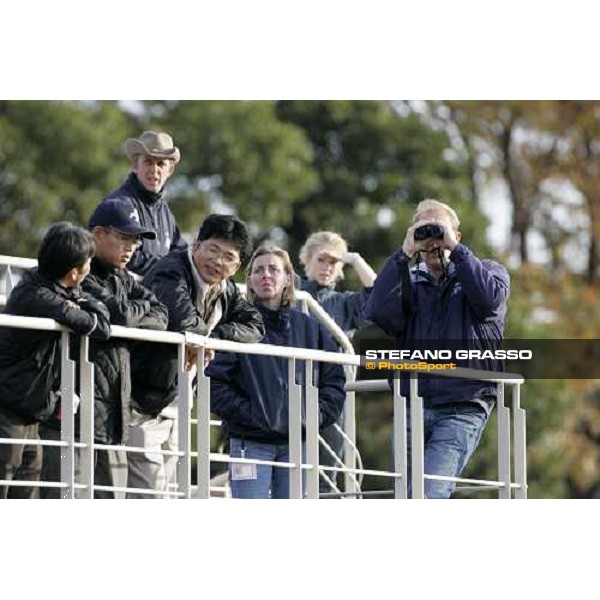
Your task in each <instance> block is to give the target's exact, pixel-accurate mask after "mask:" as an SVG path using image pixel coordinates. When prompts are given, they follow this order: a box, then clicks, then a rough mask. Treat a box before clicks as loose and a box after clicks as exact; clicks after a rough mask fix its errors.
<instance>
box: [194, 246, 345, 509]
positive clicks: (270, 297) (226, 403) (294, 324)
mask: <svg viewBox="0 0 600 600" xmlns="http://www.w3.org/2000/svg"><path fill="white" fill-rule="evenodd" d="M246 283H247V287H248V299H249V300H250V301H251V302H254V303H255V304H256V305H257V307H258V309H259V310H260V312H261V315H262V317H263V320H264V324H265V329H266V335H265V337H264V338H263V340H262V343H264V344H274V345H279V346H286V347H290V346H291V347H297V348H310V349H315V350H325V351H329V352H335V351H336V344H335V342H334V341H333V339H332V338H331V337H330V336H329V334H328V333H327V331H326V330H325V329H324V328H323V327H322V326H321V325H320V323H319V322H318V321H317V320H315V319H314V318H313V317H310V316H308V315H305V314H304V313H302V312H300V311H299V310H296V309H294V308H292V307H291V306H290V305H291V303H292V301H293V297H294V272H293V267H292V264H291V262H290V258H289V256H288V254H287V252H285V250H281V249H280V248H277V247H275V246H267V247H263V248H259V249H258V250H257V251H256V252H255V253H254V256H253V257H252V259H251V261H250V264H249V266H248V274H247V280H246ZM313 368H314V382H315V385H316V386H317V387H318V390H319V414H320V418H319V421H320V428H321V429H322V428H324V427H327V426H329V425H331V424H332V423H334V422H335V421H336V419H337V418H338V417H339V415H340V413H341V410H342V407H343V403H344V399H345V393H344V384H345V376H344V370H343V368H342V366H341V365H336V364H332V363H313ZM304 369H305V363H304V361H300V360H298V361H296V383H297V384H299V385H303V384H304V381H305V376H304ZM206 374H207V375H208V376H209V377H211V408H212V411H213V412H214V413H215V414H217V415H218V416H220V417H221V418H222V419H223V421H224V427H225V429H226V430H227V431H228V433H229V436H230V455H231V456H232V457H238V458H239V457H241V458H255V459H258V460H270V461H278V462H289V446H288V443H289V431H288V414H289V413H288V402H289V400H288V360H287V359H285V358H280V357H273V356H258V355H247V354H234V353H218V355H217V358H216V359H215V360H214V361H213V362H212V363H211V364H210V365H209V367H208V368H207V370H206ZM229 477H230V481H231V491H232V495H233V497H234V498H268V497H269V495H270V497H272V498H288V497H289V471H288V468H287V467H272V466H269V465H260V464H259V465H255V464H252V465H251V464H235V463H232V464H231V465H230V469H229Z"/></svg>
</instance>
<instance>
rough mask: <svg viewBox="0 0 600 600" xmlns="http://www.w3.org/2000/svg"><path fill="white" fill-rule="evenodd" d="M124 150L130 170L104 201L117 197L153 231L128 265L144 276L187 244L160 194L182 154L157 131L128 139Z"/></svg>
mask: <svg viewBox="0 0 600 600" xmlns="http://www.w3.org/2000/svg"><path fill="white" fill-rule="evenodd" d="M124 150H125V155H126V156H127V158H128V159H129V161H130V164H131V172H130V173H129V175H128V176H127V179H126V180H125V182H124V183H123V185H121V186H120V187H119V188H117V189H116V190H114V191H112V192H111V193H110V194H108V196H106V198H105V199H104V200H109V199H117V200H120V201H121V202H123V203H124V204H126V205H127V206H129V207H131V209H132V210H133V211H135V212H136V214H137V221H138V223H139V224H141V226H142V227H144V228H146V229H148V230H150V229H151V230H153V231H154V232H155V233H156V236H155V237H154V238H148V237H144V239H143V240H142V243H141V244H140V246H139V247H138V248H137V249H136V251H135V252H134V254H133V257H132V259H131V262H130V263H129V265H128V268H129V270H130V271H133V272H134V273H138V274H139V275H144V274H146V273H147V272H148V271H149V270H150V267H152V265H153V264H154V263H155V262H156V261H157V260H158V259H159V258H161V257H162V256H165V255H166V254H168V253H169V252H170V251H171V250H175V249H179V248H186V247H187V244H186V243H185V240H184V239H183V238H182V237H181V233H180V231H179V228H178V227H177V224H176V223H175V217H174V216H173V213H172V212H171V209H170V208H169V206H168V204H167V203H166V202H165V200H164V196H163V192H164V187H165V184H166V182H167V180H168V179H169V177H171V175H173V172H174V170H175V165H177V163H178V162H179V160H180V158H181V154H180V152H179V148H177V146H175V145H174V144H173V138H172V137H171V136H170V135H169V134H168V133H164V132H158V131H145V132H144V133H142V135H140V137H139V138H129V139H128V140H127V141H126V142H125V145H124Z"/></svg>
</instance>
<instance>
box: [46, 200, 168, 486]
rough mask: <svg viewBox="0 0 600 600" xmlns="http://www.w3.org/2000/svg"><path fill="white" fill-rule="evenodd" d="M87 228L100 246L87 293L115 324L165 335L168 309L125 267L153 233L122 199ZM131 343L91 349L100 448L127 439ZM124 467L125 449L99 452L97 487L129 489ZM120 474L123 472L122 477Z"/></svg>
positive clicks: (104, 207)
mask: <svg viewBox="0 0 600 600" xmlns="http://www.w3.org/2000/svg"><path fill="white" fill-rule="evenodd" d="M89 228H90V230H91V232H92V235H93V236H94V240H95V243H96V255H95V257H94V258H93V259H92V261H91V265H90V274H89V276H88V277H87V279H86V280H85V281H84V283H83V285H82V287H83V290H84V291H86V292H89V293H90V294H91V295H93V296H95V297H96V298H98V299H100V300H102V302H103V303H104V304H105V305H106V307H107V308H108V311H109V313H110V322H111V324H113V325H122V326H124V327H137V328H142V329H155V330H160V331H164V330H165V329H166V328H167V322H168V316H167V309H166V307H165V306H164V305H163V304H161V303H160V302H159V301H158V300H157V298H156V296H155V295H154V294H153V293H152V292H151V291H150V290H149V289H147V288H145V287H144V286H143V285H142V284H141V283H138V282H137V281H136V280H135V279H134V277H133V276H132V275H131V273H129V272H128V271H127V268H126V266H127V263H128V262H129V261H130V260H131V256H132V255H133V253H134V251H135V249H136V248H137V247H138V246H139V245H140V243H141V240H142V238H144V239H154V238H155V237H156V234H155V233H154V231H152V230H149V229H146V228H144V227H142V226H141V225H140V224H139V223H138V222H137V221H136V220H135V219H134V218H133V216H132V214H131V211H129V210H128V209H127V207H126V205H125V204H124V203H123V202H121V201H119V200H106V201H104V202H102V203H100V204H99V205H98V206H97V207H96V210H95V211H94V213H93V214H92V216H91V217H90V221H89ZM130 344H131V342H130V341H129V340H126V339H123V338H113V339H111V340H109V341H106V342H94V343H93V344H92V345H91V346H90V356H89V359H90V361H92V362H93V363H94V442H95V443H96V444H110V445H121V444H124V443H125V442H126V440H127V434H128V431H129V420H130V415H131V368H130V357H129V347H130ZM54 461H55V465H56V462H58V464H60V463H59V457H58V456H57V453H56V454H54ZM45 462H46V461H45ZM126 464H127V456H126V453H125V452H124V451H118V450H104V451H96V454H95V469H94V483H95V484H96V485H103V486H115V485H118V484H119V483H121V484H122V485H125V483H126ZM45 466H46V465H45ZM119 472H122V473H123V474H122V476H121V477H119ZM45 497H50V496H49V495H48V494H46V495H45ZM94 497H96V498H114V497H115V496H114V493H113V492H109V491H104V490H96V491H95V492H94Z"/></svg>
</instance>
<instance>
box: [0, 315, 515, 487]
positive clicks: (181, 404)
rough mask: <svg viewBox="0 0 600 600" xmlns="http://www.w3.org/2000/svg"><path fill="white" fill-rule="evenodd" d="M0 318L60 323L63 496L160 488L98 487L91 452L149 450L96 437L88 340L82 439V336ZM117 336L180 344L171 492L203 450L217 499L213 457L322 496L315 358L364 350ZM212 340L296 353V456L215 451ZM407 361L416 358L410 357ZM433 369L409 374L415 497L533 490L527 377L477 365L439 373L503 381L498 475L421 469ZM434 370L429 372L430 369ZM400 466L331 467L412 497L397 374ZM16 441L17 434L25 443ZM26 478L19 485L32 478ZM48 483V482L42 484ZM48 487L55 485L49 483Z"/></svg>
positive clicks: (202, 481)
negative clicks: (421, 382)
mask: <svg viewBox="0 0 600 600" xmlns="http://www.w3.org/2000/svg"><path fill="white" fill-rule="evenodd" d="M0 326H4V327H16V328H22V329H38V330H44V331H56V332H60V335H61V398H62V406H61V411H62V421H61V423H62V431H61V442H60V443H55V444H54V445H60V447H61V482H60V485H58V482H54V483H52V484H50V486H51V487H60V488H61V490H62V497H63V498H74V497H75V495H76V494H75V492H76V490H77V496H78V497H86V498H92V497H93V490H94V489H102V490H108V489H113V490H115V491H119V492H129V493H131V494H136V493H143V494H148V493H152V492H151V491H150V492H149V490H147V489H143V490H142V489H137V488H127V487H115V488H109V487H106V486H94V471H93V455H94V450H95V449H109V448H110V449H120V450H124V451H126V452H139V451H143V449H140V448H130V447H128V446H115V445H111V446H108V445H101V444H94V427H93V423H94V421H93V410H94V371H93V364H92V363H90V362H89V360H88V347H89V343H88V339H87V338H86V337H85V336H82V338H81V342H82V343H81V345H80V356H79V369H80V390H79V396H80V398H81V405H80V410H81V415H80V436H79V437H80V441H79V442H77V443H75V419H74V409H73V403H72V402H70V401H69V399H72V398H73V395H74V394H75V366H76V365H75V362H74V361H73V360H72V359H71V358H70V357H69V356H68V352H69V337H70V335H74V334H72V333H70V332H69V331H68V330H66V329H65V328H64V327H62V326H60V325H58V324H57V323H55V322H54V321H52V320H49V319H36V318H31V317H15V316H12V315H0ZM112 336H113V337H115V338H125V339H135V340H144V341H150V342H160V343H169V344H174V345H176V346H177V347H178V388H179V389H178V391H179V401H178V427H179V447H178V450H177V452H176V453H175V454H176V455H177V456H178V457H179V460H178V463H177V488H176V489H175V490H174V491H169V492H167V493H166V494H164V493H163V492H160V493H161V495H168V496H172V497H176V498H177V497H179V498H191V497H192V491H193V486H192V484H191V481H192V477H191V474H192V458H193V457H194V458H196V475H197V486H196V488H195V491H196V494H195V495H196V496H197V497H199V498H209V497H210V491H211V490H210V464H211V461H214V462H226V463H231V462H237V463H244V462H245V463H254V464H277V465H278V466H279V467H285V468H288V469H289V470H290V497H292V498H301V497H302V496H303V491H302V479H303V472H304V473H305V476H306V486H305V496H306V497H307V498H318V497H319V465H318V449H319V440H318V425H319V413H318V389H317V388H316V387H315V386H314V382H313V381H312V380H311V379H312V373H313V369H312V362H313V361H319V362H330V363H338V364H343V365H349V366H353V367H357V366H358V365H359V364H360V357H359V356H356V355H349V354H341V353H330V352H323V351H319V350H309V349H301V348H287V347H285V348H284V347H280V346H271V345H267V344H240V343H236V342H230V341H224V340H216V339H212V338H206V337H203V336H198V335H195V334H190V333H186V334H180V333H172V332H157V331H149V330H141V329H131V328H125V327H117V326H114V327H113V328H112ZM189 344H192V345H194V346H197V347H198V361H197V366H198V367H200V368H198V377H197V388H196V393H195V400H196V406H197V418H196V420H195V423H194V425H195V427H196V434H197V448H196V450H195V451H193V450H192V446H191V440H192V436H191V426H192V423H191V416H190V408H191V404H192V402H193V400H194V394H193V390H192V380H193V374H192V373H191V372H189V371H186V370H185V366H184V363H185V360H184V357H185V347H186V345H189ZM206 348H210V349H213V350H220V351H225V352H236V353H246V354H257V355H270V356H281V357H284V358H287V359H288V364H289V371H288V382H289V394H290V395H289V402H290V409H289V447H290V460H289V462H286V463H274V462H271V461H258V460H253V459H244V458H232V457H230V456H228V455H225V454H220V453H211V451H210V425H211V419H210V380H209V378H208V377H206V376H205V374H204V371H203V368H201V367H202V365H203V364H204V350H205V349H206ZM296 360H303V361H305V362H306V369H305V373H306V381H305V383H304V391H305V394H304V396H305V414H306V418H305V432H306V436H305V447H306V459H305V462H303V461H302V426H301V413H302V394H301V388H300V386H298V385H297V384H296V381H295V361H296ZM407 362H409V361H407ZM421 372H422V373H427V371H426V370H416V371H413V372H411V385H410V395H409V399H408V400H409V402H410V406H409V408H410V412H411V419H412V427H411V450H412V451H411V466H412V469H411V472H412V476H411V477H412V479H411V487H412V497H413V498H422V497H423V496H424V482H425V480H426V479H430V480H445V481H455V482H457V483H464V484H467V485H469V486H477V487H478V488H481V489H490V488H496V489H498V494H499V497H501V498H511V497H512V495H513V494H512V492H514V497H515V498H525V497H526V496H527V470H526V457H525V412H524V410H523V409H522V408H521V407H520V395H519V392H520V385H521V384H522V383H523V379H522V378H521V377H519V376H516V375H515V376H511V375H507V374H505V375H504V376H503V377H502V378H498V374H497V373H494V372H485V371H477V370H473V369H456V371H452V372H448V373H446V372H444V373H443V374H440V376H448V377H461V378H471V379H477V380H485V381H490V382H495V383H497V384H498V387H499V397H498V479H497V480H473V479H461V478H450V477H441V476H435V475H429V474H426V473H424V470H423V449H424V437H423V401H422V399H421V398H420V397H419V396H418V395H417V393H416V392H417V388H416V383H417V378H418V376H419V373H421ZM427 374H428V375H431V373H427ZM386 386H387V382H386V381H379V382H364V381H359V382H349V383H348V384H347V390H348V393H352V394H353V393H355V391H365V390H369V391H371V390H381V389H384V388H385V387H386ZM506 389H510V390H511V391H512V408H513V411H514V415H513V429H514V439H515V443H514V447H513V458H514V481H512V480H511V460H510V459H511V427H510V425H511V423H510V409H509V408H508V407H507V406H506V404H505V390H506ZM393 398H394V446H393V447H394V471H382V470H373V469H364V468H360V469H359V468H356V467H355V466H351V467H348V466H345V467H343V468H342V467H339V466H338V467H325V468H324V470H326V471H334V472H335V471H340V472H343V473H345V474H346V475H347V477H346V479H345V483H346V485H345V490H344V492H343V495H345V496H350V497H357V496H360V491H359V489H358V486H357V485H356V475H359V474H360V475H363V476H364V475H378V476H382V477H389V478H392V479H393V480H394V495H395V497H397V498H406V497H407V495H408V491H407V478H406V473H407V466H408V464H407V442H408V440H407V434H406V432H407V429H406V422H407V404H406V398H404V397H403V396H401V394H400V385H399V380H395V385H394V390H393ZM17 442H18V441H17ZM0 443H15V440H12V439H0ZM26 443H27V444H29V445H33V444H34V443H38V444H41V445H48V443H47V442H42V441H38V442H34V441H31V440H27V441H26ZM76 447H77V448H78V454H79V457H78V460H79V471H80V473H81V477H80V480H79V481H75V448H76ZM161 453H162V454H163V455H173V454H174V453H173V452H167V451H162V452H161ZM13 483H15V484H17V483H16V482H10V481H0V485H12V484H13ZM26 483H28V482H25V483H23V484H17V485H25V484H26ZM40 485H41V484H40ZM43 485H48V484H43Z"/></svg>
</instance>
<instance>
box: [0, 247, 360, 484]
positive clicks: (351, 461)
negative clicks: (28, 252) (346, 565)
mask: <svg viewBox="0 0 600 600" xmlns="http://www.w3.org/2000/svg"><path fill="white" fill-rule="evenodd" d="M36 266H37V260H36V259H34V258H22V257H18V256H6V255H0V268H1V267H5V269H6V271H5V273H4V274H3V281H2V279H0V284H2V283H3V284H4V286H3V287H4V290H5V294H2V293H0V308H1V307H4V306H5V305H6V301H7V299H8V296H9V295H10V292H11V291H12V289H13V288H14V286H15V285H16V283H17V281H18V274H17V273H14V272H13V270H17V271H23V270H27V269H32V268H34V267H36ZM1 275H2V273H1V272H0V276H1ZM131 275H132V276H133V277H134V278H135V279H136V280H137V281H141V280H142V277H141V276H140V275H137V274H136V273H131ZM237 286H238V288H239V289H240V290H241V291H242V292H244V293H245V291H246V286H245V285H244V284H237ZM1 290H2V285H0V291H1ZM295 300H296V301H298V302H299V303H300V305H301V307H302V310H303V311H304V312H307V313H309V314H311V315H312V316H314V317H315V318H316V319H317V320H318V321H319V322H320V323H322V324H323V325H324V326H325V328H326V329H327V330H328V331H329V333H330V334H331V335H332V336H333V338H334V339H335V340H336V341H337V342H338V344H339V345H340V348H341V349H342V351H343V352H345V353H347V354H354V347H353V346H352V343H351V342H350V340H349V338H348V336H347V335H346V334H345V332H344V331H343V330H342V329H341V327H339V325H338V324H337V323H336V322H335V320H334V319H333V318H332V317H331V316H330V315H329V314H328V313H327V312H326V311H325V310H324V309H323V308H322V307H321V305H320V304H319V303H318V302H317V301H316V300H315V299H314V298H313V297H312V296H311V295H310V294H309V293H308V292H305V291H302V290H296V292H295ZM345 373H346V380H347V381H354V380H355V378H356V368H353V367H350V366H346V368H345ZM355 411H356V399H355V395H354V393H353V392H348V394H347V397H346V402H345V404H344V411H343V415H342V425H343V428H339V426H338V425H337V424H335V425H334V427H336V428H337V429H338V430H339V431H340V432H341V434H342V437H343V448H342V456H343V464H344V466H346V467H348V468H353V467H355V466H356V465H357V464H362V461H361V456H360V453H359V451H358V448H357V446H356V417H355ZM319 442H320V444H321V446H322V447H324V448H325V452H327V453H329V454H331V455H332V456H333V458H334V461H335V462H336V463H340V462H342V459H341V458H340V457H339V456H338V455H337V454H336V453H335V451H334V450H333V449H332V448H330V447H329V446H328V445H327V443H326V442H325V440H324V439H323V438H322V437H321V436H319ZM324 479H325V480H326V481H328V483H329V485H330V487H331V488H332V489H334V487H335V486H334V485H333V482H332V481H331V480H330V479H329V478H327V477H324ZM345 480H346V481H345V484H346V486H350V485H351V483H353V484H355V486H356V489H360V480H359V481H357V480H356V479H355V478H354V475H352V474H351V473H346V474H345Z"/></svg>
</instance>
